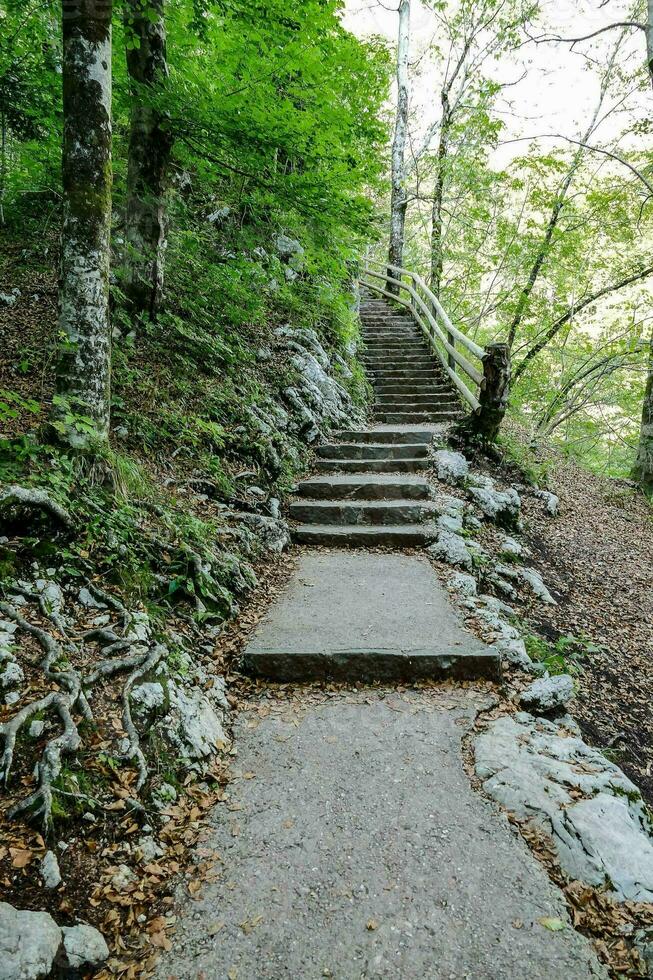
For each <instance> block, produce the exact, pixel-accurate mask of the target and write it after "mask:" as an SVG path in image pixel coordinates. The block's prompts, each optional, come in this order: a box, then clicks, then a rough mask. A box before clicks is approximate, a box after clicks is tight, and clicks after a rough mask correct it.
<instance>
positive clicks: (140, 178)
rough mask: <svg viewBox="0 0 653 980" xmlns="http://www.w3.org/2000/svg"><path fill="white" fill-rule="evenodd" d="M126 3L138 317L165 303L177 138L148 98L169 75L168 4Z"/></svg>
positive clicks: (130, 213)
mask: <svg viewBox="0 0 653 980" xmlns="http://www.w3.org/2000/svg"><path fill="white" fill-rule="evenodd" d="M147 12H148V15H149V16H145V11H144V9H143V5H142V4H141V3H140V2H139V0H127V3H126V5H125V29H126V35H127V43H128V47H127V69H128V71H129V75H130V78H131V81H132V103H131V105H132V108H131V122H130V134H129V154H128V166H127V208H126V214H125V226H126V234H125V238H126V245H127V252H126V261H125V280H124V291H125V295H126V296H127V298H128V300H129V301H130V303H131V305H132V309H133V311H134V312H135V313H137V314H143V313H146V314H148V315H149V316H150V318H153V317H154V316H155V314H156V311H157V309H158V308H159V306H160V304H161V298H162V293H163V275H164V260H165V250H166V244H167V228H166V224H167V222H166V191H167V175H168V165H169V162H170V152H171V149H172V136H171V133H170V131H169V129H168V128H167V127H166V126H165V119H164V117H163V116H162V114H161V113H160V111H159V110H158V109H157V108H156V107H154V106H152V105H150V104H148V99H150V98H151V96H152V94H153V93H154V92H155V90H156V87H157V86H159V85H160V84H161V83H162V82H163V81H164V80H165V78H166V77H167V75H168V66H167V61H166V30H165V7H164V0H149V5H148V11H147Z"/></svg>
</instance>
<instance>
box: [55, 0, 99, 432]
mask: <svg viewBox="0 0 653 980" xmlns="http://www.w3.org/2000/svg"><path fill="white" fill-rule="evenodd" d="M111 14H112V0H62V15H63V66H62V71H63V115H64V129H63V155H62V175H63V224H62V243H61V246H62V247H61V283H60V290H59V305H60V312H59V326H60V329H61V333H62V335H63V342H62V344H61V350H60V357H59V363H58V369H57V392H58V395H59V398H57V399H55V407H54V422H55V426H56V429H57V431H58V433H59V434H60V436H61V437H62V439H63V440H64V441H65V442H67V443H68V444H69V445H72V446H75V447H78V448H82V449H84V448H89V447H90V446H91V445H93V444H96V443H98V442H106V441H107V439H108V433H109V396H110V381H111V325H110V321H109V252H110V231H111V179H112V172H111V136H112V134H111Z"/></svg>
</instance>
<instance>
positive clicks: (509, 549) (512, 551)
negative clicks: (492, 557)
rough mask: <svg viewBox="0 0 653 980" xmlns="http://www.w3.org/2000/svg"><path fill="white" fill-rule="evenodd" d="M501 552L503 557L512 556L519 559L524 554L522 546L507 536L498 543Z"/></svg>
mask: <svg viewBox="0 0 653 980" xmlns="http://www.w3.org/2000/svg"><path fill="white" fill-rule="evenodd" d="M500 545H501V552H502V554H504V555H512V556H513V557H514V558H521V556H522V555H523V553H524V546H523V545H522V544H520V543H519V541H516V540H515V538H511V537H510V535H509V534H504V535H503V536H502V538H501V541H500Z"/></svg>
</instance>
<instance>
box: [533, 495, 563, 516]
mask: <svg viewBox="0 0 653 980" xmlns="http://www.w3.org/2000/svg"><path fill="white" fill-rule="evenodd" d="M534 496H536V497H537V499H538V500H541V501H542V503H543V504H544V509H545V511H546V512H547V514H550V515H551V517H555V516H556V514H557V513H558V508H559V506H560V498H559V497H558V496H557V495H556V494H555V493H549V491H548V490H536V491H535V494H534Z"/></svg>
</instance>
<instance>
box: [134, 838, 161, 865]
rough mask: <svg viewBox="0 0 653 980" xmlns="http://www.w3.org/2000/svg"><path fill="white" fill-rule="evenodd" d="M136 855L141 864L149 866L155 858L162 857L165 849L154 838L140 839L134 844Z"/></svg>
mask: <svg viewBox="0 0 653 980" xmlns="http://www.w3.org/2000/svg"><path fill="white" fill-rule="evenodd" d="M136 853H137V856H138V859H139V860H140V861H142V862H143V864H150V862H152V861H156V859H157V858H160V857H163V855H164V854H165V849H164V848H163V847H161V845H160V844H159V843H158V841H157V840H156V839H155V838H154V837H151V836H150V837H141V838H140V839H139V840H138V842H137V844H136Z"/></svg>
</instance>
